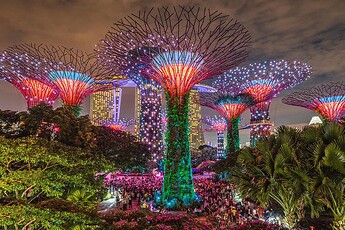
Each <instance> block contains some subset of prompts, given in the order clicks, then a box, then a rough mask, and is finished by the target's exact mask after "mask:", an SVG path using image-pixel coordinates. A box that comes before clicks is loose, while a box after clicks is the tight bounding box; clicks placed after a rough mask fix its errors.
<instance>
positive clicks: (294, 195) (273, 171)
mask: <svg viewBox="0 0 345 230" xmlns="http://www.w3.org/2000/svg"><path fill="white" fill-rule="evenodd" d="M300 139H301V133H300V132H299V131H297V130H295V129H293V128H288V127H284V126H282V127H280V128H278V130H277V133H276V135H272V136H271V137H270V138H269V139H263V140H262V141H260V142H258V143H257V146H256V148H254V149H250V148H245V149H243V150H242V151H241V152H240V154H239V156H238V160H237V162H238V164H239V165H241V166H242V167H239V168H238V169H237V170H235V176H236V177H237V179H238V180H237V185H238V187H239V188H240V190H241V192H242V194H243V195H244V196H250V197H251V198H252V199H255V200H257V201H258V202H260V203H261V205H263V206H266V205H268V204H270V203H273V202H276V203H278V204H279V205H280V206H281V208H282V209H283V212H284V217H285V219H284V221H285V223H286V224H287V225H288V226H289V227H290V228H295V227H296V226H297V225H298V222H299V221H300V220H301V219H302V218H303V217H304V213H305V211H304V207H305V204H306V200H307V199H306V198H308V197H309V192H308V185H309V176H308V170H307V169H308V166H307V165H306V163H307V161H306V159H305V156H304V154H303V153H302V152H301V148H302V147H303V146H304V143H303V142H301V141H300Z"/></svg>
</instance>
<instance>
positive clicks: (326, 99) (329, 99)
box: [319, 95, 345, 103]
mask: <svg viewBox="0 0 345 230" xmlns="http://www.w3.org/2000/svg"><path fill="white" fill-rule="evenodd" d="M319 101H320V102H322V103H330V102H341V101H345V95H341V96H329V97H322V98H320V99H319Z"/></svg>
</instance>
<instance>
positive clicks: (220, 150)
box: [217, 131, 225, 160]
mask: <svg viewBox="0 0 345 230" xmlns="http://www.w3.org/2000/svg"><path fill="white" fill-rule="evenodd" d="M223 158H225V155H224V132H223V131H218V132H217V160H220V159H223Z"/></svg>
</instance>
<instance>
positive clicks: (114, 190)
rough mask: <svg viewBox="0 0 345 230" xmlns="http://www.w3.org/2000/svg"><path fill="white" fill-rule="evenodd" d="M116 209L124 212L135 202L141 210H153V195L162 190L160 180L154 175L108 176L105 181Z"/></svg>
mask: <svg viewBox="0 0 345 230" xmlns="http://www.w3.org/2000/svg"><path fill="white" fill-rule="evenodd" d="M105 183H106V185H107V186H108V188H109V192H110V194H111V195H112V196H113V197H115V203H116V205H115V206H116V207H118V208H120V209H122V210H124V211H125V210H126V209H127V208H132V204H133V202H136V201H137V203H138V204H139V205H140V207H142V208H150V207H151V209H152V208H153V200H154V193H155V191H158V190H160V189H161V188H162V178H160V177H156V176H154V175H136V176H133V175H131V176H128V175H110V176H109V177H107V178H106V180H105Z"/></svg>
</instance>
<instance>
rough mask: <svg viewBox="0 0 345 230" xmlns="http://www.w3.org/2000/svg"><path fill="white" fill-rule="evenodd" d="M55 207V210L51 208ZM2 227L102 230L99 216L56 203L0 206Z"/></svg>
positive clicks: (0, 223) (63, 203)
mask: <svg viewBox="0 0 345 230" xmlns="http://www.w3.org/2000/svg"><path fill="white" fill-rule="evenodd" d="M51 207H53V208H51ZM0 226H2V227H3V228H5V229H6V228H8V229H14V228H15V229H29V228H31V229H42V228H43V229H56V230H58V229H72V228H73V227H76V226H82V227H83V229H86V228H87V229H102V227H101V226H103V224H102V222H100V220H99V219H98V217H97V216H95V215H94V214H91V213H85V212H83V211H82V210H80V209H79V208H78V207H77V206H76V205H75V204H73V203H66V202H63V201H62V202H59V203H58V202H54V203H53V204H52V205H50V206H47V204H45V206H44V205H41V207H40V205H29V204H25V203H18V204H11V205H5V206H0Z"/></svg>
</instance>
